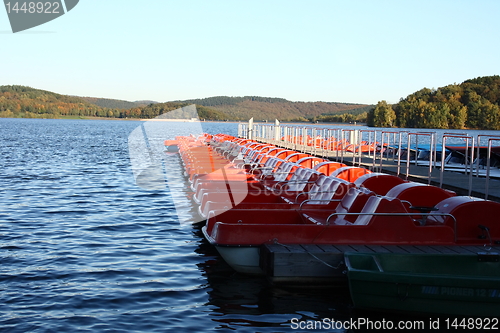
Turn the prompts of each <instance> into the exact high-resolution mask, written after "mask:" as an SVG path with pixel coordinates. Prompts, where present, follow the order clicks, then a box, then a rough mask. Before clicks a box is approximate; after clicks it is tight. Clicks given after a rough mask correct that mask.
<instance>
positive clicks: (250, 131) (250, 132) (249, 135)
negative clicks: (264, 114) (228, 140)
mask: <svg viewBox="0 0 500 333" xmlns="http://www.w3.org/2000/svg"><path fill="white" fill-rule="evenodd" d="M247 139H250V140H252V139H253V117H252V118H250V120H249V121H248V133H247Z"/></svg>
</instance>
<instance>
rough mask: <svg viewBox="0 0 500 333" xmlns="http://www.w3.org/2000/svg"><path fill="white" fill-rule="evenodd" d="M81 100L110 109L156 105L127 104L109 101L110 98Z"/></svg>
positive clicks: (147, 102) (146, 103) (145, 102)
mask: <svg viewBox="0 0 500 333" xmlns="http://www.w3.org/2000/svg"><path fill="white" fill-rule="evenodd" d="M81 99H83V100H85V101H87V102H89V103H92V104H95V105H97V106H100V107H103V108H110V109H124V110H125V109H131V108H137V107H143V106H147V105H149V104H152V103H158V102H154V101H135V102H129V101H122V100H119V99H110V98H97V97H81Z"/></svg>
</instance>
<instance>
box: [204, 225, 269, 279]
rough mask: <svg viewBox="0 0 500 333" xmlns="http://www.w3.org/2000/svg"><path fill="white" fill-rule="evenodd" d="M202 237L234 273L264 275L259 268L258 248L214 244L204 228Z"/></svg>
mask: <svg viewBox="0 0 500 333" xmlns="http://www.w3.org/2000/svg"><path fill="white" fill-rule="evenodd" d="M202 232H203V235H204V236H205V238H206V240H207V241H209V242H210V244H212V245H214V246H215V248H216V249H217V251H218V252H219V254H220V255H221V257H222V258H223V259H224V261H225V262H226V263H227V264H228V265H229V266H231V268H233V269H234V270H235V271H236V272H238V273H242V274H248V275H264V271H262V269H261V268H260V248H259V247H258V246H220V245H217V244H215V243H214V241H213V239H212V238H211V237H210V236H209V235H208V234H207V232H206V226H204V227H203V228H202Z"/></svg>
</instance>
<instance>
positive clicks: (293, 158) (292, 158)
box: [285, 152, 312, 162]
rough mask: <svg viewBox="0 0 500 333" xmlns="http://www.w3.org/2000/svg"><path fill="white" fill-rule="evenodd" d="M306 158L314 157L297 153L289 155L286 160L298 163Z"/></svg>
mask: <svg viewBox="0 0 500 333" xmlns="http://www.w3.org/2000/svg"><path fill="white" fill-rule="evenodd" d="M304 157H312V156H311V155H309V154H306V153H297V152H296V153H295V154H291V155H288V156H287V157H286V158H285V161H288V162H297V161H298V160H300V159H302V158H304Z"/></svg>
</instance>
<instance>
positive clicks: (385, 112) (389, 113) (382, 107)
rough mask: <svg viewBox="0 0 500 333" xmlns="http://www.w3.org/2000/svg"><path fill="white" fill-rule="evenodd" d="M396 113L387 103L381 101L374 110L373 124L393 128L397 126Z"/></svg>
mask: <svg viewBox="0 0 500 333" xmlns="http://www.w3.org/2000/svg"><path fill="white" fill-rule="evenodd" d="M395 120H396V113H395V112H394V110H393V109H392V106H391V105H389V104H387V102H386V101H380V102H378V103H377V105H376V106H375V109H374V110H373V124H374V126H377V127H393V126H394V125H396V123H395Z"/></svg>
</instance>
